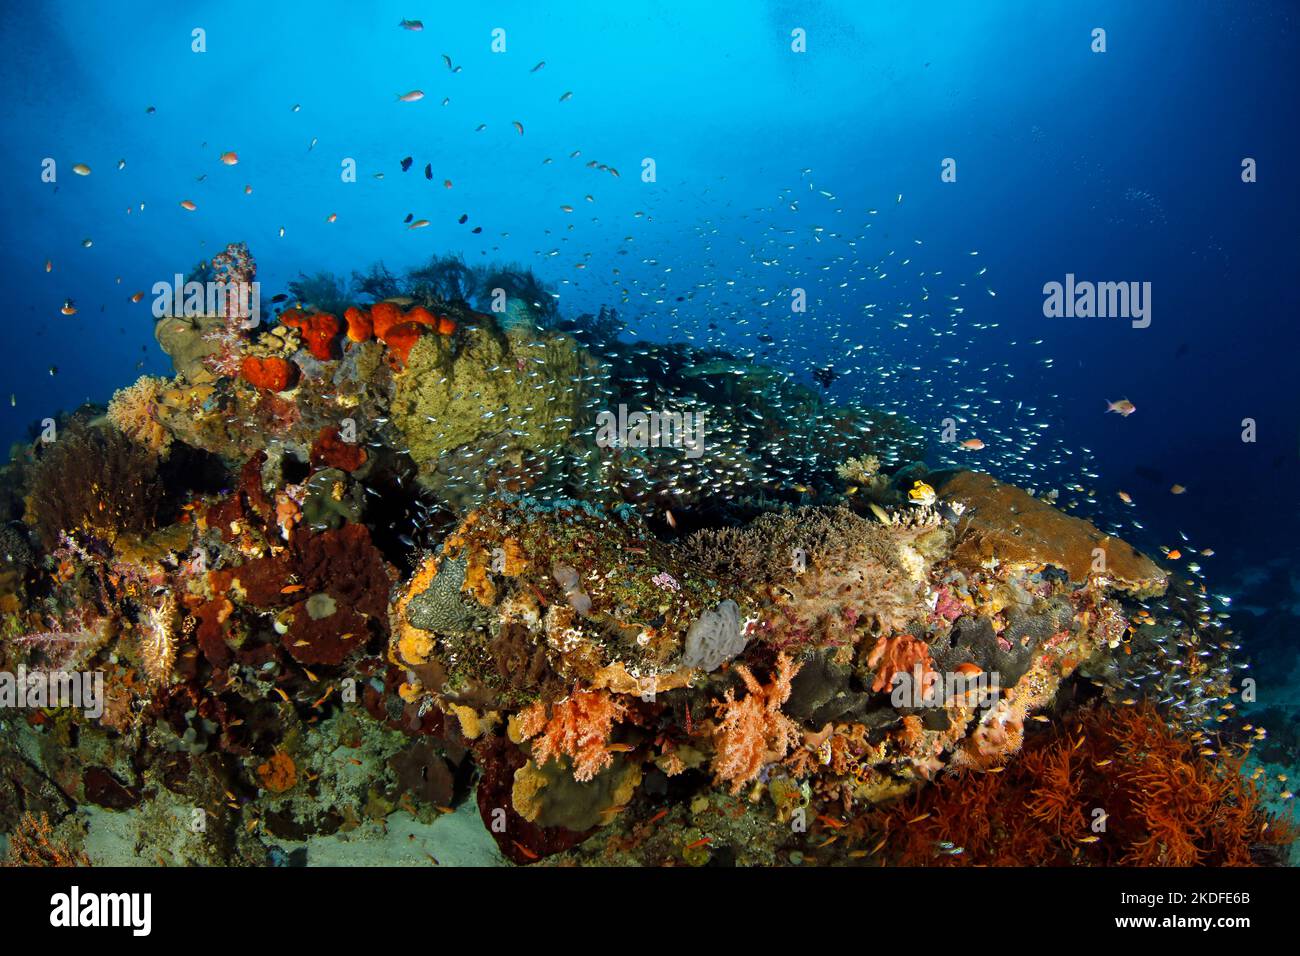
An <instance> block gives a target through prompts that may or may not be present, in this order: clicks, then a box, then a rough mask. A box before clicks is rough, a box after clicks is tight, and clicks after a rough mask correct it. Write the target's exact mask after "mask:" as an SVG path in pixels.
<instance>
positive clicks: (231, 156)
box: [221, 150, 239, 166]
mask: <svg viewBox="0 0 1300 956" xmlns="http://www.w3.org/2000/svg"><path fill="white" fill-rule="evenodd" d="M221 161H222V162H223V163H225V164H226V165H227V166H234V165H235V164H236V163H238V162H239V156H238V154H236V153H235V151H234V150H231V151H230V152H228V153H222V154H221Z"/></svg>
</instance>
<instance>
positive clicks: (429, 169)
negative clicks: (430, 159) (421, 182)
mask: <svg viewBox="0 0 1300 956" xmlns="http://www.w3.org/2000/svg"><path fill="white" fill-rule="evenodd" d="M424 178H425V179H429V180H432V179H433V163H425V164H424Z"/></svg>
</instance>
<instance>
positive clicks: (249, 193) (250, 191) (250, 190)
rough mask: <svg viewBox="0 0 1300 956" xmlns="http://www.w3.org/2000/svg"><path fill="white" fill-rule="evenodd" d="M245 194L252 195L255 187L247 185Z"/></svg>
mask: <svg viewBox="0 0 1300 956" xmlns="http://www.w3.org/2000/svg"><path fill="white" fill-rule="evenodd" d="M244 195H245V196H251V195H253V187H252V186H247V185H246V186H244Z"/></svg>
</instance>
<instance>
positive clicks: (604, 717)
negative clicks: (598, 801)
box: [518, 688, 627, 781]
mask: <svg viewBox="0 0 1300 956" xmlns="http://www.w3.org/2000/svg"><path fill="white" fill-rule="evenodd" d="M626 714H627V705H626V704H624V703H622V702H621V701H618V700H616V699H615V698H614V697H612V696H611V695H610V694H609V693H608V692H607V691H603V690H578V689H577V688H575V689H574V691H573V693H572V694H570V695H569V696H568V697H566V698H565V699H564V700H562V701H559V702H558V703H555V704H552V705H551V711H550V717H549V718H547V716H546V705H545V704H544V703H542V702H540V701H539V702H537V703H536V704H533V705H532V706H531V707H529V708H527V709H526V710H524V711H523V712H522V713H521V714H520V719H519V725H518V726H519V736H520V739H522V740H527V739H529V738H530V737H535V736H537V735H538V734H540V735H541V736H540V737H537V739H536V740H535V741H533V760H534V761H536V762H537V764H538V766H540V765H542V764H544V763H546V761H548V760H550V759H551V758H552V757H554V758H556V759H559V758H560V757H568V758H569V759H570V760H571V761H572V763H573V779H575V780H578V781H586V780H590V779H591V778H592V777H594V776H595V775H596V774H597V773H599V772H600V771H602V770H604V769H605V768H606V767H608V766H609V765H610V764H611V763H612V762H613V759H614V757H613V751H612V750H610V749H609V734H610V731H611V730H612V729H613V727H614V723H615V722H616V721H620V720H622V719H623V717H624V716H625V715H626Z"/></svg>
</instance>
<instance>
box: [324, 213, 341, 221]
mask: <svg viewBox="0 0 1300 956" xmlns="http://www.w3.org/2000/svg"><path fill="white" fill-rule="evenodd" d="M338 218H339V214H338V213H336V212H332V213H330V214H329V215H328V216H327V217H326V218H325V221H326V222H335V221H336V220H337V219H338Z"/></svg>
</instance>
